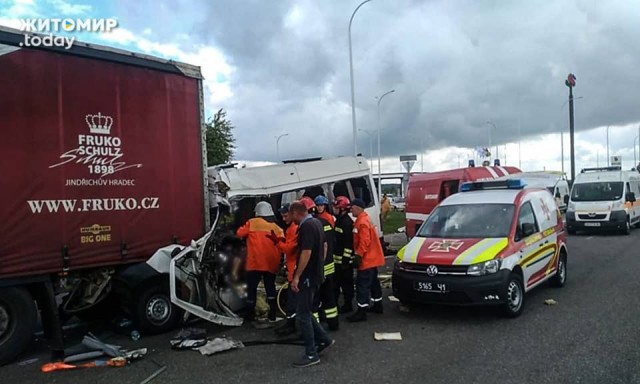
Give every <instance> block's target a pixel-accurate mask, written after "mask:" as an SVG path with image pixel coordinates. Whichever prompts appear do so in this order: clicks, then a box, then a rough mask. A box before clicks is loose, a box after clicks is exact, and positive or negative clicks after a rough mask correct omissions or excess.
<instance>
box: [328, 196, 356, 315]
mask: <svg viewBox="0 0 640 384" xmlns="http://www.w3.org/2000/svg"><path fill="white" fill-rule="evenodd" d="M349 209H351V201H349V198H347V197H345V196H338V197H336V200H335V201H334V202H333V213H334V214H335V215H336V216H337V219H336V227H335V232H336V248H335V251H334V252H333V261H334V263H335V264H336V278H335V292H336V303H338V302H339V298H340V291H342V295H343V299H344V301H343V304H342V306H341V307H340V308H339V309H338V312H339V313H349V312H352V311H353V293H354V292H353V220H352V219H351V216H349Z"/></svg>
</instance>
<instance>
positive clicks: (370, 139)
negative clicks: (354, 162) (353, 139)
mask: <svg viewBox="0 0 640 384" xmlns="http://www.w3.org/2000/svg"><path fill="white" fill-rule="evenodd" d="M358 131H362V132H364V133H366V134H367V135H369V168H370V169H373V132H371V131H370V130H368V129H358Z"/></svg>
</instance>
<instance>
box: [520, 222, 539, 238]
mask: <svg viewBox="0 0 640 384" xmlns="http://www.w3.org/2000/svg"><path fill="white" fill-rule="evenodd" d="M520 233H521V234H522V238H525V237H529V236H531V235H533V234H534V233H536V226H535V224H533V223H522V227H521V228H520Z"/></svg>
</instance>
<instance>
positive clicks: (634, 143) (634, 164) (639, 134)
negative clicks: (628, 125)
mask: <svg viewBox="0 0 640 384" xmlns="http://www.w3.org/2000/svg"><path fill="white" fill-rule="evenodd" d="M639 137H640V132H639V133H638V136H636V138H635V139H633V167H634V168H635V167H636V166H637V165H638V160H637V158H636V141H637V140H638V138H639Z"/></svg>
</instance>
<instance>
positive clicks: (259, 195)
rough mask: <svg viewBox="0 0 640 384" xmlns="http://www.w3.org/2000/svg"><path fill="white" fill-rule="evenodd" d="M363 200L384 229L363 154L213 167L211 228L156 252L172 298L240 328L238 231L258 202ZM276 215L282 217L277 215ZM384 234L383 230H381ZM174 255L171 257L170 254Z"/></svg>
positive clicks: (241, 247)
mask: <svg viewBox="0 0 640 384" xmlns="http://www.w3.org/2000/svg"><path fill="white" fill-rule="evenodd" d="M321 194H322V195H325V196H327V197H328V198H329V200H333V199H334V198H335V197H336V196H347V197H349V198H350V199H354V198H360V199H362V200H363V201H364V202H365V203H366V204H367V208H366V211H367V212H368V213H369V215H370V217H371V218H372V220H373V221H374V224H375V225H376V226H377V227H378V229H379V231H380V209H379V202H378V198H377V192H376V189H375V184H374V182H373V178H372V176H371V173H370V170H369V167H368V165H367V160H366V159H365V158H363V157H340V158H335V159H327V160H322V159H311V160H302V161H291V162H286V163H284V164H277V165H271V166H264V167H255V168H236V167H235V166H233V165H229V166H216V167H210V168H209V196H210V203H211V216H212V220H211V222H212V226H211V230H210V231H209V232H208V233H207V234H206V235H205V236H204V237H202V238H201V239H199V240H197V241H192V243H191V244H190V245H189V246H187V247H176V246H175V245H174V246H170V247H166V248H163V249H161V250H159V251H158V252H157V253H156V256H154V257H157V258H158V259H162V260H163V261H162V262H163V263H166V262H167V261H170V265H169V273H170V280H171V284H170V289H171V301H172V302H173V303H174V304H175V305H176V306H178V307H180V308H182V309H183V310H184V311H186V316H188V315H189V314H193V315H195V316H198V317H200V318H203V319H205V320H208V321H211V322H213V323H216V324H222V325H227V326H239V325H241V324H242V318H241V317H240V316H238V315H237V314H236V312H238V311H239V310H241V309H242V308H243V307H244V299H245V294H246V293H245V285H244V283H243V281H244V279H243V276H242V270H243V268H242V263H243V261H244V256H245V253H246V250H245V246H244V244H243V243H242V241H241V240H239V239H238V238H237V237H236V236H235V231H236V230H237V229H238V228H239V227H240V226H241V225H242V224H244V223H245V222H246V221H247V220H248V219H249V218H251V217H253V215H254V213H253V212H254V207H255V205H256V204H257V203H258V202H259V201H268V202H269V203H270V204H271V205H272V206H273V207H274V210H276V208H278V207H280V206H281V205H283V204H286V203H291V202H292V201H295V200H298V199H300V198H301V197H303V196H309V197H311V198H315V197H316V196H318V195H321ZM277 219H279V220H280V219H281V218H280V217H279V216H278V217H277ZM379 235H380V237H382V233H381V232H380V233H379ZM172 255H173V257H172Z"/></svg>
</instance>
